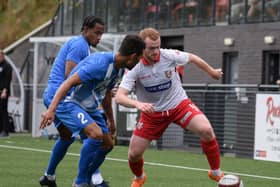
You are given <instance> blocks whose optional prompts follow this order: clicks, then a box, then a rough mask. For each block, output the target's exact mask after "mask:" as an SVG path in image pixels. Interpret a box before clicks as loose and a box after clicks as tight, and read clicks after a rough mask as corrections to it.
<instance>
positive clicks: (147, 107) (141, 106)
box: [136, 102, 155, 113]
mask: <svg viewBox="0 0 280 187" xmlns="http://www.w3.org/2000/svg"><path fill="white" fill-rule="evenodd" d="M136 108H137V109H138V110H140V111H141V112H145V113H153V112H155V109H154V106H153V104H151V103H142V102H138V103H137V105H136Z"/></svg>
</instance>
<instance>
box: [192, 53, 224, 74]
mask: <svg viewBox="0 0 280 187" xmlns="http://www.w3.org/2000/svg"><path fill="white" fill-rule="evenodd" d="M189 61H190V63H193V64H195V65H196V66H197V67H199V68H200V69H202V70H203V71H205V72H206V73H207V74H208V75H210V76H211V77H212V78H213V79H216V80H219V79H220V78H221V77H222V75H223V71H222V69H221V68H218V69H214V68H213V67H212V66H210V65H209V64H208V63H207V62H205V61H204V60H203V59H202V58H200V57H198V56H197V55H195V54H192V53H190V54H189Z"/></svg>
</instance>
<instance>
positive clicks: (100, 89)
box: [65, 52, 124, 111]
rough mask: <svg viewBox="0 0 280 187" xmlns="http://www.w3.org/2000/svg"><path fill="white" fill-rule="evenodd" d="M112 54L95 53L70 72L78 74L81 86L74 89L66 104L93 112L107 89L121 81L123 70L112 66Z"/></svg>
mask: <svg viewBox="0 0 280 187" xmlns="http://www.w3.org/2000/svg"><path fill="white" fill-rule="evenodd" d="M114 57H115V55H114V54H113V53H112V52H95V53H94V54H91V55H90V56H88V57H86V58H85V59H84V60H82V61H81V62H80V63H79V64H78V65H77V66H76V67H75V68H74V69H73V70H72V72H71V75H72V74H74V73H78V75H79V77H80V79H81V81H82V84H80V85H79V86H77V87H75V89H74V90H73V91H72V93H71V95H70V96H68V97H66V99H65V101H66V102H75V103H76V104H78V105H79V106H81V107H82V108H84V109H85V110H86V111H94V110H96V109H97V108H98V105H99V104H100V100H101V98H100V97H102V98H103V97H104V96H105V93H106V91H107V89H109V90H111V89H112V88H113V87H114V85H115V84H116V83H117V82H118V81H119V80H120V79H121V77H122V76H123V74H124V69H120V70H117V69H116V68H115V66H114Z"/></svg>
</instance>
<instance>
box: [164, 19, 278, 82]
mask: <svg viewBox="0 0 280 187" xmlns="http://www.w3.org/2000/svg"><path fill="white" fill-rule="evenodd" d="M279 31H280V24H279V23H258V24H246V25H229V26H215V27H192V28H181V29H170V30H160V32H161V34H162V37H171V36H182V37H183V38H184V44H183V45H184V50H185V51H188V52H192V53H194V54H197V55H198V56H200V57H202V58H203V59H204V60H206V61H207V62H208V63H209V64H211V65H212V66H213V67H216V68H219V67H221V68H222V64H223V53H224V52H238V54H239V62H240V64H239V68H240V69H239V84H261V77H262V61H263V60H262V53H263V51H265V50H279V49H280V32H279ZM266 35H272V36H274V37H275V38H276V43H275V44H273V45H267V44H265V43H264V36H266ZM226 37H231V38H233V39H234V41H235V43H234V46H232V47H227V46H224V38H226ZM190 69H191V71H190ZM184 83H214V84H216V83H222V81H216V80H213V79H209V76H207V75H205V74H204V73H201V71H200V70H198V69H197V68H193V67H192V65H188V66H186V68H185V74H184Z"/></svg>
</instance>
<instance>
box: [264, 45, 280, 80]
mask: <svg viewBox="0 0 280 187" xmlns="http://www.w3.org/2000/svg"><path fill="white" fill-rule="evenodd" d="M279 78H280V51H279V50H272V51H264V52H263V72H262V84H276V81H277V80H278V79H279Z"/></svg>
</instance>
